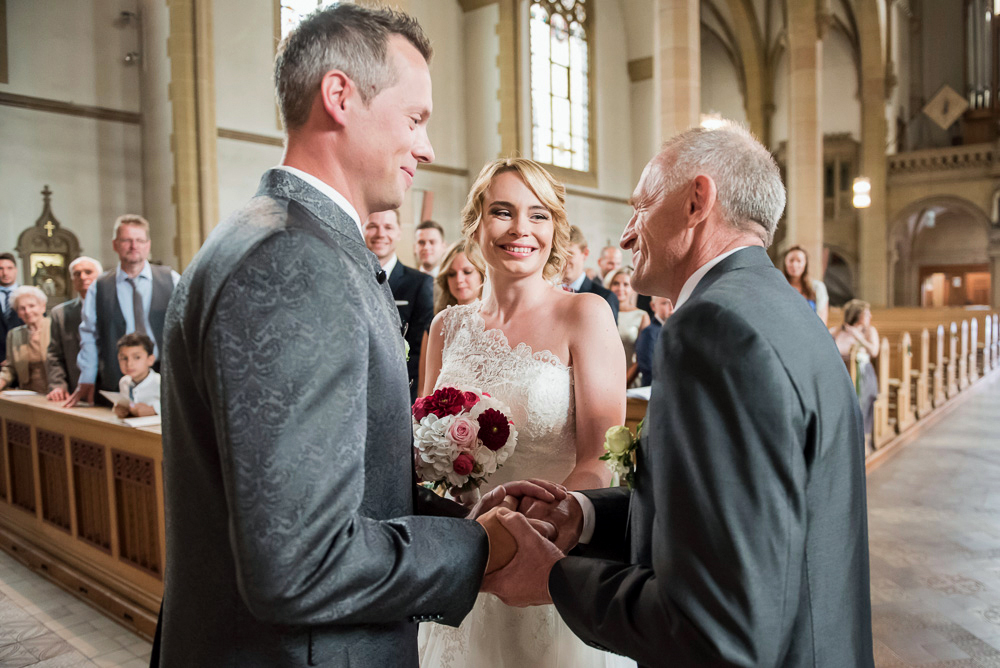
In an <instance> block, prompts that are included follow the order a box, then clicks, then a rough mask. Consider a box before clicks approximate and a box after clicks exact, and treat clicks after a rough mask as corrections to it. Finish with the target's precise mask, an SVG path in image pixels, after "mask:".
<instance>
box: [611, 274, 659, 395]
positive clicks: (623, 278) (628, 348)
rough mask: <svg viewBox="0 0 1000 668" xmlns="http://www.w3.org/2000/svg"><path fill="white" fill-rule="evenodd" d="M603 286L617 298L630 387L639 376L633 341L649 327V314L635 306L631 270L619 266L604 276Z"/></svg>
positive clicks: (627, 379) (619, 327)
mask: <svg viewBox="0 0 1000 668" xmlns="http://www.w3.org/2000/svg"><path fill="white" fill-rule="evenodd" d="M604 280H605V284H604V287H606V288H608V289H609V290H611V292H613V293H614V295H615V297H617V298H618V335H619V336H620V337H621V339H622V345H623V346H624V347H625V368H626V369H627V371H626V374H625V383H626V386H628V387H632V385H633V383H634V382H635V381H636V380H637V378H638V376H639V366H638V364H636V361H635V342H636V340H637V339H638V338H639V334H640V333H641V332H642V330H644V329H646V328H647V327H649V314H648V313H646V312H645V311H643V310H642V309H640V308H638V307H637V306H636V294H635V291H633V290H632V270H631V269H630V268H628V267H621V268H619V269H615V270H613V271H612V272H611V273H610V274H608V275H607V276H606V277H605V279H604Z"/></svg>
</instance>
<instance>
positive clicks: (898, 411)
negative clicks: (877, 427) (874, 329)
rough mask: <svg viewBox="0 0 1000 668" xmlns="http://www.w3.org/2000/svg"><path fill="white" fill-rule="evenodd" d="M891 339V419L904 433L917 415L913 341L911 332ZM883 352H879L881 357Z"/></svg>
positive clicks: (898, 430)
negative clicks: (913, 371) (914, 393)
mask: <svg viewBox="0 0 1000 668" xmlns="http://www.w3.org/2000/svg"><path fill="white" fill-rule="evenodd" d="M894 338H895V341H891V340H890V339H889V338H888V337H886V338H884V339H883V341H889V421H890V422H891V423H892V424H893V426H894V427H895V429H896V433H899V434H902V433H903V432H904V431H906V430H907V429H909V428H910V427H912V426H913V423H914V422H916V421H917V416H916V413H915V411H914V406H913V392H912V390H913V382H912V377H911V374H910V372H911V371H912V364H913V341H912V338H911V337H910V333H909V332H902V333H901V334H900V335H899V336H897V337H894ZM881 355H882V353H881V351H880V352H879V357H881Z"/></svg>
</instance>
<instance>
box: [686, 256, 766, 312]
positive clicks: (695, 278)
mask: <svg viewBox="0 0 1000 668" xmlns="http://www.w3.org/2000/svg"><path fill="white" fill-rule="evenodd" d="M744 248H750V247H749V246H740V247H739V248H734V249H732V250H730V251H726V252H725V253H723V254H722V255H719V256H717V257H715V258H713V259H711V260H709V261H708V262H706V263H705V264H703V265H701V266H700V267H698V270H697V271H696V272H694V273H693V274H691V275H690V276H689V277H688V279H687V280H686V281H684V287H683V288H681V293H680V294H679V295H677V303H676V304H674V310H675V311H676V310H677V309H679V308H680V307H681V306H682V305H683V304H684V302H686V301H687V300H688V299H690V298H691V295H692V294H694V289H695V288H697V287H698V284H699V283H700V282H701V279H703V278H705V274H707V273H708V272H710V271H711V270H712V267H714V266H715V265H717V264H719V263H720V262H722V261H723V260H725V259H726V258H727V257H729V256H730V255H732V254H733V253H735V252H736V251H741V250H743V249H744Z"/></svg>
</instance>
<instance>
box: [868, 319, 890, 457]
mask: <svg viewBox="0 0 1000 668" xmlns="http://www.w3.org/2000/svg"><path fill="white" fill-rule="evenodd" d="M876 369H877V371H878V396H877V397H876V398H875V424H874V427H873V429H874V434H873V435H872V442H873V445H874V447H875V449H876V450H878V449H879V448H881V447H882V446H883V445H885V444H886V443H887V442H888V441H889V440H890V439H892V437H893V436H894V430H893V427H894V426H895V425H893V424H891V423H890V421H889V339H886V338H883V339H882V343H881V345H880V346H879V353H878V364H877V365H876Z"/></svg>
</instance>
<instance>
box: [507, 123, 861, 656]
mask: <svg viewBox="0 0 1000 668" xmlns="http://www.w3.org/2000/svg"><path fill="white" fill-rule="evenodd" d="M632 202H633V206H634V207H635V214H634V215H633V217H632V220H631V221H630V222H629V224H628V227H626V228H625V233H624V234H623V235H622V240H621V245H622V248H625V249H626V250H631V251H632V253H633V256H632V257H633V261H634V262H635V274H634V275H633V278H632V282H633V285H635V288H636V290H639V291H641V292H644V293H646V294H654V295H662V296H665V297H668V298H670V299H672V300H674V302H675V304H676V307H675V311H674V313H673V316H671V318H670V320H669V321H667V323H666V324H665V325H663V329H662V331H661V333H660V336H659V340H658V341H657V343H656V349H655V353H654V359H653V365H654V370H655V374H654V380H653V385H652V390H651V393H650V399H649V407H648V410H647V413H646V422H645V428H644V429H643V432H642V439H641V442H640V444H639V446H638V452H637V458H636V464H635V465H636V467H637V470H636V473H635V484H634V488H633V489H632V490H631V491H630V490H628V489H626V488H617V489H605V490H593V491H587V492H584V493H582V494H577V493H575V492H574V493H572V494H571V496H569V497H567V499H566V500H565V501H564V502H562V503H561V504H560V506H561V511H562V512H561V514H560V515H555V514H551V513H550V514H549V515H547V516H549V517H551V518H552V519H553V521H554V522H556V524H557V528H558V529H559V535H560V543H561V544H563V545H566V544H567V543H569V544H570V545H571V544H572V543H573V541H572V540H571V537H575V536H578V537H579V539H580V543H583V544H585V545H584V546H582V547H581V548H580V549H578V551H577V552H575V553H574V554H572V555H570V556H567V557H564V558H563V556H562V553H560V552H559V551H558V550H556V549H554V548H552V547H551V546H549V544H548V543H547V542H546V541H544V540H542V539H541V538H540V537H538V536H537V535H536V534H535V533H534V532H533V531H532V530H531V529H530V528H529V527H528V526H527V525H525V524H524V522H523V521H521V520H516V517H517V516H512V517H511V518H510V519H508V520H507V523H508V524H509V526H510V528H511V529H512V530H513V531H514V533H515V534H516V538H517V539H518V542H519V544H520V545H521V547H522V548H523V549H521V552H523V553H524V554H533V555H534V560H533V561H532V562H531V563H528V561H527V560H521V562H519V560H518V559H515V560H514V562H512V563H511V564H510V566H509V567H508V568H507V569H503V570H501V571H499V572H498V573H497V574H496V575H495V576H492V577H491V579H492V580H494V582H492V583H490V585H489V587H490V589H492V590H494V591H496V592H497V593H498V595H500V596H501V598H503V599H504V600H507V601H510V602H514V603H526V602H544V601H547V600H549V599H550V597H551V600H552V601H553V602H554V603H555V605H556V608H557V609H558V610H559V613H560V614H561V615H562V617H563V619H564V620H566V623H567V624H568V625H569V626H570V628H571V629H573V631H574V632H575V633H576V634H577V635H578V636H580V637H581V638H582V639H583V640H585V641H586V642H588V643H589V644H591V645H593V646H595V647H600V648H607V649H610V650H612V651H614V652H618V653H620V654H624V655H627V656H630V657H632V658H634V659H636V660H637V661H638V662H639V664H640V665H642V666H672V667H675V668H703V667H708V666H713V667H716V666H718V667H722V666H734V667H735V666H761V667H763V666H768V667H772V668H775V667H779V666H780V667H782V668H806V667H808V668H870V667H871V666H872V665H873V658H872V635H871V603H870V598H869V589H868V533H867V516H866V509H865V472H864V463H863V462H862V460H861V458H860V457H859V456H858V453H859V452H861V448H862V428H861V415H860V410H859V407H858V400H857V395H856V394H855V393H854V388H853V387H852V385H851V382H850V379H849V377H848V375H847V371H846V369H845V368H844V364H843V362H842V361H841V359H840V355H839V354H838V353H837V349H836V347H835V346H834V345H833V341H832V340H831V339H830V336H829V334H828V333H827V331H826V328H825V327H824V326H823V324H822V323H821V322H820V320H819V319H818V318H817V317H816V314H815V313H813V312H812V311H811V310H810V309H809V307H808V306H807V305H806V303H805V301H804V300H803V299H802V298H801V296H799V295H798V293H796V292H795V291H794V290H793V289H791V288H790V287H789V286H788V282H787V281H785V280H784V277H783V276H782V275H781V272H780V271H778V270H777V269H775V268H774V266H773V265H772V264H771V261H770V260H769V259H768V257H767V254H766V253H765V251H764V249H765V248H766V246H767V245H768V244H770V243H771V240H772V238H773V235H774V229H775V226H776V225H777V222H778V219H779V218H780V216H781V211H782V209H783V207H784V203H785V193H784V188H783V186H782V184H781V178H780V175H779V173H778V167H777V165H776V164H775V163H774V161H773V159H772V158H771V155H770V153H768V151H767V150H766V149H765V148H764V147H763V146H761V145H760V144H759V143H757V142H756V141H755V140H754V139H753V137H751V136H750V134H749V133H748V132H746V131H745V130H743V129H742V128H739V127H736V126H726V127H723V128H720V129H717V130H711V131H707V130H702V129H695V130H691V131H688V132H685V133H683V134H681V135H679V136H677V137H675V138H674V139H672V140H670V141H668V142H667V144H666V145H665V146H664V148H663V150H662V151H661V153H660V154H659V155H657V156H656V157H655V158H653V160H652V161H650V163H649V164H648V165H647V166H646V168H645V170H644V171H643V174H642V178H641V180H640V182H639V185H638V186H637V187H636V190H635V192H634V194H633V196H632ZM531 505H533V506H534V507H533V508H532V509H531V510H529V509H527V508H525V510H526V512H528V514H529V515H533V516H539V517H540V516H546V515H545V512H544V510H543V509H542V508H541V506H540V504H538V503H537V502H532V504H531ZM556 517H558V518H559V519H558V520H557V519H556ZM567 547H568V546H567ZM542 554H545V556H544V557H543V556H541V555H542Z"/></svg>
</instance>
